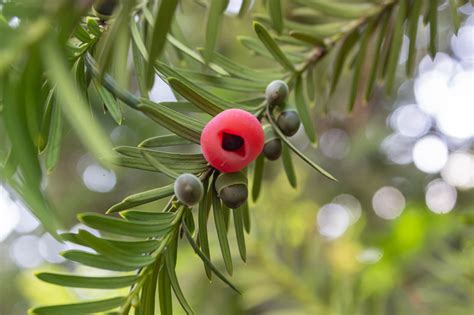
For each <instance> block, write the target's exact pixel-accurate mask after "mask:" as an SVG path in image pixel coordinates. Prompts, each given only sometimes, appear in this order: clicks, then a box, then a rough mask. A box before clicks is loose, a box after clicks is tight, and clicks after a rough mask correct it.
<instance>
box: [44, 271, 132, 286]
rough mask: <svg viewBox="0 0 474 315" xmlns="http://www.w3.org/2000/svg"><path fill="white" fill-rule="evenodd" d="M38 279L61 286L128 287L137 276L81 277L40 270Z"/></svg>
mask: <svg viewBox="0 0 474 315" xmlns="http://www.w3.org/2000/svg"><path fill="white" fill-rule="evenodd" d="M36 277H38V278H39V279H40V280H42V281H44V282H48V283H51V284H56V285H60V286H63V287H73V288H89V289H119V288H124V287H129V286H131V285H132V284H134V283H135V282H136V281H137V280H138V278H139V277H138V276H123V277H82V276H75V275H61V274H55V273H49V272H42V273H38V274H37V275H36Z"/></svg>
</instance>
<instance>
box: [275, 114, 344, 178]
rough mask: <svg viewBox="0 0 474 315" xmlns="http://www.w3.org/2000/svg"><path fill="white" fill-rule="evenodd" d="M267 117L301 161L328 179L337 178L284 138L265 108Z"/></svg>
mask: <svg viewBox="0 0 474 315" xmlns="http://www.w3.org/2000/svg"><path fill="white" fill-rule="evenodd" d="M267 118H268V120H269V121H270V123H271V124H272V126H273V128H274V129H275V132H276V133H277V134H278V136H279V137H280V138H281V139H282V141H283V142H284V143H285V144H286V145H288V147H289V148H290V149H291V151H293V152H295V153H296V155H298V156H299V157H300V158H301V159H302V160H303V161H305V162H306V163H307V164H308V165H309V166H311V167H312V168H314V169H315V170H316V171H318V172H319V173H321V174H322V175H324V176H326V177H327V178H329V179H332V180H334V181H337V179H336V178H335V177H334V176H332V175H331V174H330V173H329V172H327V171H326V170H324V169H323V168H322V167H320V166H319V165H317V164H316V163H314V162H313V161H311V160H310V159H309V158H308V157H307V156H306V155H305V154H303V153H302V152H301V151H300V150H298V149H297V148H296V147H295V146H294V145H293V144H292V143H291V142H290V141H289V140H288V138H286V136H285V135H284V134H283V132H281V130H280V129H279V128H278V126H277V124H276V122H275V120H274V119H273V117H272V116H271V115H270V112H269V111H268V108H267Z"/></svg>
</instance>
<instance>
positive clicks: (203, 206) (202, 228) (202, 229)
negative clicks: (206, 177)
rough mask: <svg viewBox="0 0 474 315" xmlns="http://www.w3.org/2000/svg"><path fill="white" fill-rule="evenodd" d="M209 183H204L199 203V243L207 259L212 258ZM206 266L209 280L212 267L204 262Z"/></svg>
mask: <svg viewBox="0 0 474 315" xmlns="http://www.w3.org/2000/svg"><path fill="white" fill-rule="evenodd" d="M208 186H209V185H208V183H207V182H206V183H205V185H204V196H205V197H203V198H202V199H201V202H200V203H199V210H198V229H199V232H198V240H199V245H200V246H201V249H202V252H203V255H205V256H206V258H207V260H209V261H210V260H211V253H210V250H209V239H208V236H207V221H208V219H209V211H210V208H211V197H212V196H211V194H210V193H208ZM204 268H205V270H206V276H207V278H208V279H209V280H211V277H212V274H211V269H210V268H209V266H208V265H207V264H206V263H204Z"/></svg>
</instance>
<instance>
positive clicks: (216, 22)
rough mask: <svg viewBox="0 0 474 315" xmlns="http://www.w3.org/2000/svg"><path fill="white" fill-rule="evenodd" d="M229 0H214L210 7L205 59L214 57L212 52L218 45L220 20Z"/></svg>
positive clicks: (208, 59)
mask: <svg viewBox="0 0 474 315" xmlns="http://www.w3.org/2000/svg"><path fill="white" fill-rule="evenodd" d="M228 4H229V1H228V0H212V1H211V5H210V7H209V14H208V17H207V27H206V46H205V49H204V59H205V60H206V61H207V62H209V61H210V60H211V58H212V52H213V51H214V48H215V47H216V43H217V36H218V34H219V30H220V28H221V27H220V22H221V17H222V15H223V12H224V10H225V8H226V7H227V5H228Z"/></svg>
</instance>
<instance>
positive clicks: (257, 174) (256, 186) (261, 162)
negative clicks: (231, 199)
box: [252, 154, 265, 201]
mask: <svg viewBox="0 0 474 315" xmlns="http://www.w3.org/2000/svg"><path fill="white" fill-rule="evenodd" d="M264 166H265V157H264V156H263V154H260V155H259V156H258V157H257V159H256V160H255V169H254V171H253V182H252V199H253V201H257V199H258V196H259V195H260V189H261V187H262V178H263V167H264Z"/></svg>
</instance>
